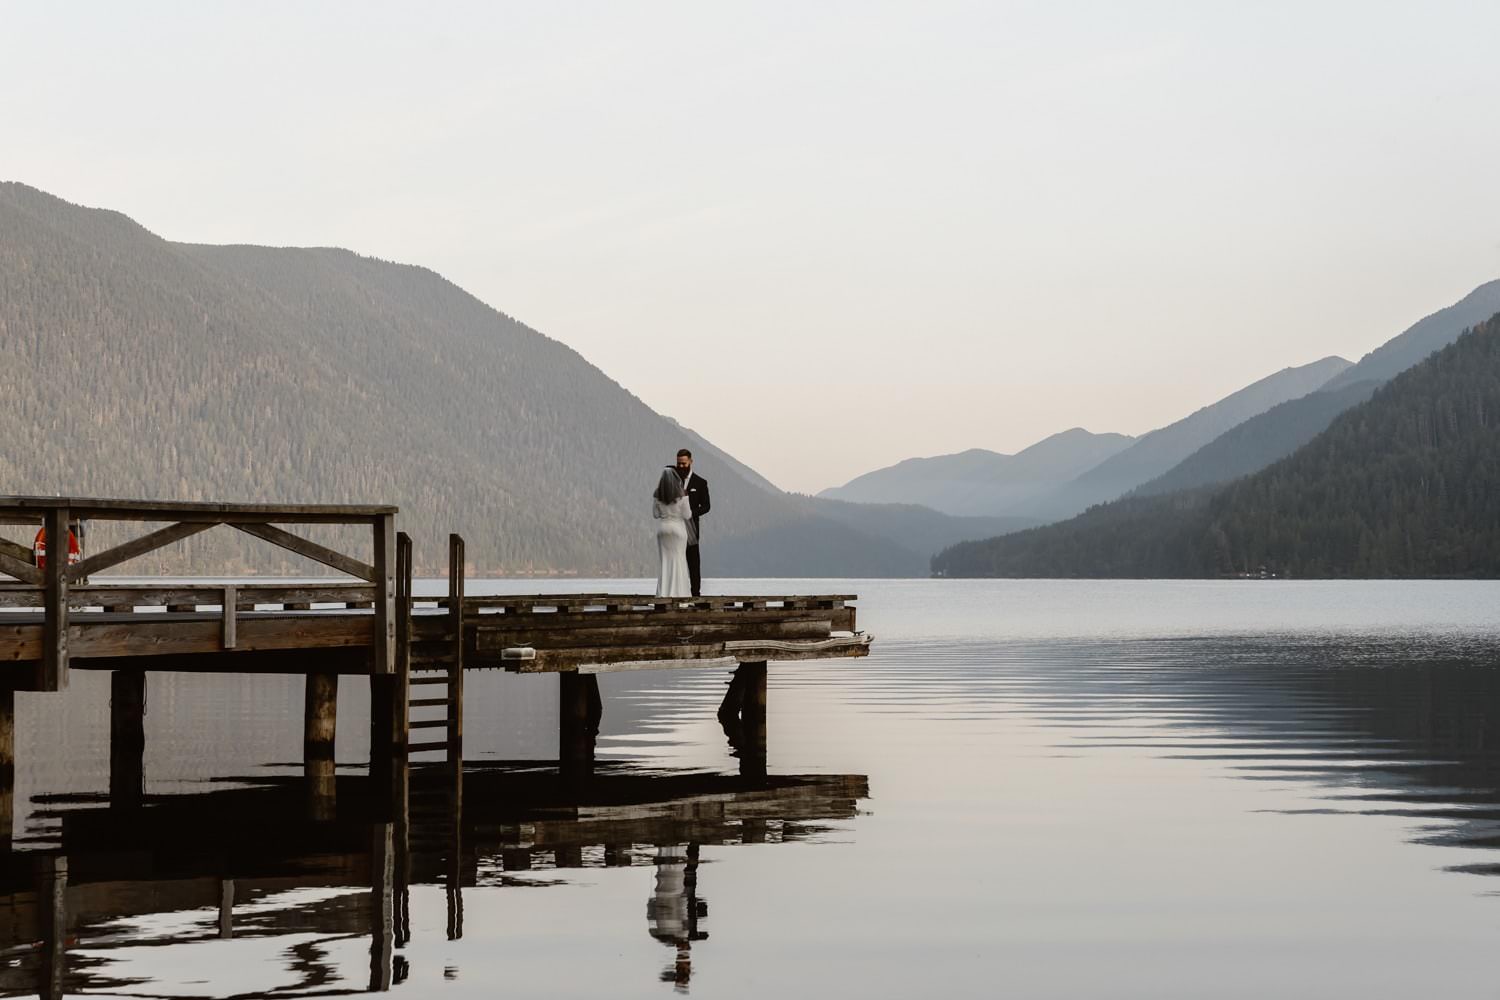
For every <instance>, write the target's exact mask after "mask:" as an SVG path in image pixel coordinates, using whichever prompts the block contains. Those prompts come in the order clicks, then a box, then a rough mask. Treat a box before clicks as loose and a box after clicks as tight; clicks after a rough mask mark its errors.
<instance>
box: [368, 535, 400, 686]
mask: <svg viewBox="0 0 1500 1000" xmlns="http://www.w3.org/2000/svg"><path fill="white" fill-rule="evenodd" d="M373 562H374V566H375V574H374V575H375V580H374V581H373V582H374V584H375V635H374V650H373V652H374V663H373V664H372V665H371V670H372V672H373V673H376V674H393V673H395V672H396V517H395V515H393V514H381V515H379V516H378V517H376V518H375V558H374V561H373Z"/></svg>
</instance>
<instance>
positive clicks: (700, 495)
mask: <svg viewBox="0 0 1500 1000" xmlns="http://www.w3.org/2000/svg"><path fill="white" fill-rule="evenodd" d="M651 513H652V515H653V516H654V517H655V518H656V546H657V549H658V551H659V552H660V554H661V570H660V572H659V573H657V576H656V596H657V597H698V596H699V595H700V593H701V591H702V587H703V577H702V573H701V571H700V569H699V563H698V519H699V518H701V517H702V516H703V515H704V514H707V513H708V480H706V479H704V478H703V477H702V476H700V475H698V474H697V473H696V472H694V471H693V453H692V452H690V451H688V450H687V449H686V448H683V449H682V450H681V451H679V452H678V453H677V464H676V465H669V466H667V467H666V468H665V469H663V470H661V479H660V480H659V481H658V482H657V484H656V492H655V493H653V494H652V502H651Z"/></svg>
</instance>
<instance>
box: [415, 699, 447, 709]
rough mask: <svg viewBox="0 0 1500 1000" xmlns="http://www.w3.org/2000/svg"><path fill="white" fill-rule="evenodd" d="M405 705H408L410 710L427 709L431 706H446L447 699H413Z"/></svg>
mask: <svg viewBox="0 0 1500 1000" xmlns="http://www.w3.org/2000/svg"><path fill="white" fill-rule="evenodd" d="M407 704H408V705H410V706H411V707H412V708H427V707H429V706H432V705H446V704H448V699H447V698H413V699H412V700H411V701H409V702H407Z"/></svg>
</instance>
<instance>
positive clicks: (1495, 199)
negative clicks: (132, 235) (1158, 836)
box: [0, 0, 1500, 492]
mask: <svg viewBox="0 0 1500 1000" xmlns="http://www.w3.org/2000/svg"><path fill="white" fill-rule="evenodd" d="M1497 39H1500V4H1497V3H1494V2H1493V0H1484V2H1471V3H1442V2H1431V0H1427V2H1420V3H1418V2H1410V3H1376V2H1370V0H1361V2H1350V3H1333V2H1327V3H1317V2H1307V0H1302V2H1294V3H1293V2H1289V3H1261V2H1256V3H1249V2H1244V0H1239V2H1232V3H1210V2H1181V3H1134V2H1125V0H1118V2H1106V3H1064V2H1045V3H1001V2H991V3H972V4H970V3H940V2H921V3H918V2H910V3H904V4H885V3H875V2H869V0H861V2H855V3H813V2H799V3H755V4H739V5H730V4H721V3H702V2H681V3H635V4H628V3H608V4H605V3H599V4H588V3H550V2H542V0H538V2H535V3H529V4H506V3H475V4H456V3H451V4H445V3H436V2H425V3H421V4H418V3H410V4H373V3H365V2H358V3H356V2H347V3H321V4H320V3H309V4H303V3H254V4H251V3H241V4H229V3H213V4H204V3H187V2H184V3H177V4H164V3H143V2H139V0H132V2H131V3H129V4H120V3H98V4H85V3H72V4H68V5H60V4H35V3H25V4H23V3H9V2H0V41H3V46H0V52H3V54H4V55H3V59H0V179H8V180H19V181H23V182H25V183H28V184H32V185H34V186H36V187H40V188H42V189H44V190H47V191H50V192H51V193H53V194H56V195H59V196H61V197H63V198H66V199H68V200H70V201H75V202H80V203H83V204H87V205H95V206H101V207H107V208H113V209H117V210H119V211H122V212H124V213H126V214H128V215H130V216H131V217H133V218H134V219H136V220H137V221H138V222H140V223H141V224H143V225H145V226H146V227H147V228H148V229H151V230H152V231H154V232H156V233H158V234H160V235H162V236H165V237H167V238H169V239H174V240H186V241H194V242H209V243H264V244H272V245H321V246H327V245H336V246H344V247H348V248H350V249H353V250H357V251H359V252H361V253H366V254H373V255H376V256H379V257H384V258H387V259H391V260H397V261H402V262H406V263H414V264H422V265H425V266H427V267H431V268H433V269H434V270H436V271H438V272H440V273H442V274H443V275H445V276H447V277H448V278H450V279H452V280H453V281H455V282H456V283H458V284H459V285H462V286H463V287H464V288H466V289H468V290H469V291H470V292H472V293H474V294H475V295H477V296H478V297H479V298H481V299H483V300H484V301H486V302H488V303H490V304H491V305H493V306H495V307H496V308H498V309H500V310H502V311H504V312H506V313H509V314H510V315H513V316H515V317H516V318H518V319H520V320H521V321H523V322H525V323H527V324H528V325H530V326H532V327H535V328H536V329H538V330H540V331H542V332H543V333H546V334H548V335H549V336H552V337H555V338H557V339H558V340H561V341H563V342H564V343H566V344H568V345H570V346H572V347H574V348H575V349H577V350H578V351H579V352H581V353H582V354H583V355H584V356H585V357H586V358H588V359H589V360H590V361H592V362H593V363H594V364H596V365H598V366H599V367H600V368H602V369H603V370H604V371H605V372H607V373H608V374H609V375H610V376H612V377H613V378H615V379H616V380H618V381H619V382H620V383H621V384H622V385H624V386H625V387H626V388H628V389H629V390H631V391H632V392H634V393H636V394H637V395H638V396H640V397H641V398H642V399H643V400H644V401H645V402H646V403H647V404H649V405H650V406H652V407H653V408H655V409H656V410H658V411H659V412H662V413H665V414H668V415H671V416H673V417H675V418H677V419H679V420H681V421H683V422H684V423H686V424H688V425H690V426H692V427H694V428H695V429H697V430H698V431H699V432H700V433H702V434H704V435H705V436H707V437H708V438H710V439H711V440H713V441H714V442H716V443H717V444H719V445H720V446H722V447H724V448H726V449H727V450H729V451H730V452H731V453H733V454H734V455H736V456H737V457H739V458H741V459H742V460H744V461H746V462H748V463H749V464H751V465H752V466H754V467H755V468H757V469H759V470H760V471H761V472H763V473H764V474H765V475H767V476H769V477H770V478H771V479H772V480H773V481H775V482H776V483H777V484H779V485H781V486H783V487H785V488H788V489H793V490H800V491H806V492H812V491H816V490H818V489H822V488H824V487H826V486H831V485H837V484H839V483H842V482H844V481H845V480H847V479H849V478H851V477H853V476H855V475H857V474H859V473H862V472H865V471H868V470H870V469H872V468H876V467H878V466H882V465H886V464H889V463H891V462H894V461H898V460H900V459H902V458H906V457H910V456H912V455H932V454H941V453H945V452H952V451H960V450H963V449H965V448H971V447H984V448H992V449H995V450H998V451H1007V452H1010V451H1016V450H1019V449H1020V448H1023V447H1025V446H1026V445H1028V444H1031V443H1033V442H1034V441H1036V440H1038V439H1039V438H1042V437H1044V436H1046V435H1047V434H1050V433H1053V432H1055V431H1059V430H1063V429H1066V428H1068V427H1073V426H1084V427H1087V428H1089V429H1090V430H1094V431H1120V432H1124V433H1131V434H1139V433H1143V432H1145V431H1147V430H1150V429H1151V428H1153V427H1157V426H1160V425H1162V424H1165V423H1169V422H1171V421H1172V420H1175V419H1177V418H1178V417H1181V416H1183V415H1185V414H1186V413H1188V412H1190V411H1191V410H1193V409H1195V408H1197V407H1199V406H1202V405H1204V404H1206V403H1209V402H1212V401H1213V400H1215V399H1217V398H1219V397H1221V396H1223V395H1225V394H1226V393H1228V392H1231V391H1233V390H1234V389H1237V388H1239V387H1240V386H1242V385H1245V384H1247V383H1249V382H1251V381H1254V380H1255V379H1257V378H1260V377H1262V376H1264V375H1267V374H1269V373H1270V372H1272V371H1275V370H1277V369H1279V368H1282V367H1285V366H1287V365H1295V364H1303V363H1306V362H1309V361H1313V360H1315V359H1317V358H1320V357H1323V356H1325V355H1329V354H1342V355H1344V356H1345V357H1347V358H1349V359H1351V360H1355V359H1357V358H1358V357H1359V356H1360V355H1361V354H1363V353H1364V352H1366V351H1368V350H1370V349H1371V348H1373V347H1375V346H1376V345H1378V344H1379V343H1380V342H1382V341H1384V340H1386V339H1388V338H1389V337H1391V336H1393V335H1394V334H1396V333H1398V332H1400V331H1401V330H1402V329H1403V328H1405V327H1406V326H1407V325H1409V324H1410V323H1411V322H1413V321H1414V320H1416V319H1418V318H1420V317H1421V316H1423V315H1425V314H1427V313H1429V312H1432V311H1433V310H1435V309H1438V308H1440V307H1442V306H1444V305H1447V304H1449V303H1451V302H1452V301H1454V300H1456V299H1458V298H1459V297H1461V296H1462V295H1464V294H1465V293H1467V292H1468V291H1469V290H1471V289H1472V288H1473V287H1474V286H1475V285H1478V284H1480V283H1481V282H1483V281H1486V280H1489V279H1492V278H1495V277H1500V180H1497V177H1500V166H1497V164H1500V127H1497V122H1500V58H1496V40H1497ZM705 471H707V470H705Z"/></svg>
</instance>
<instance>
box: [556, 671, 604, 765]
mask: <svg viewBox="0 0 1500 1000" xmlns="http://www.w3.org/2000/svg"><path fill="white" fill-rule="evenodd" d="M557 695H558V698H557V759H558V767H559V769H560V770H561V772H562V774H563V776H564V777H566V778H572V779H578V778H587V777H589V776H591V775H592V774H593V773H594V737H595V736H596V735H597V734H598V732H599V723H598V716H597V715H596V714H595V706H596V705H598V704H599V678H597V677H595V676H594V675H593V674H580V673H578V672H577V671H571V670H570V671H565V672H563V673H560V674H558V675H557Z"/></svg>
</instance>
